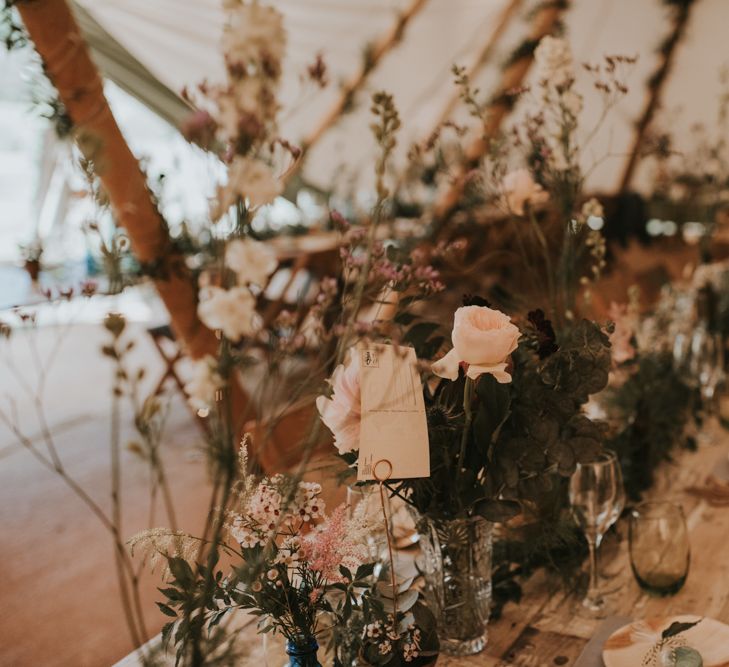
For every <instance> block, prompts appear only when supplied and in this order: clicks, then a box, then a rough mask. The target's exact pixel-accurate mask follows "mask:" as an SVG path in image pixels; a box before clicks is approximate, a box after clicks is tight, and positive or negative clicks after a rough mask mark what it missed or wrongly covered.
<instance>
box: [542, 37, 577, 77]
mask: <svg viewBox="0 0 729 667" xmlns="http://www.w3.org/2000/svg"><path fill="white" fill-rule="evenodd" d="M534 62H535V66H536V72H537V79H538V81H539V82H540V83H543V84H545V85H546V86H549V87H557V86H564V85H566V84H567V83H568V82H569V81H571V80H572V79H573V78H574V68H573V62H572V51H571V50H570V47H569V44H568V43H567V42H566V41H565V40H563V39H560V38H558V37H552V36H551V35H547V36H546V37H543V38H542V40H541V41H540V42H539V45H538V46H537V48H536V49H535V51H534Z"/></svg>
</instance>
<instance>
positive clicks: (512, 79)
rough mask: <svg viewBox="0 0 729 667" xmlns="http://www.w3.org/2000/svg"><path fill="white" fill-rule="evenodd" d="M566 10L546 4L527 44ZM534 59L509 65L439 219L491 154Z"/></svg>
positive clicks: (543, 33) (523, 58)
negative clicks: (511, 94)
mask: <svg viewBox="0 0 729 667" xmlns="http://www.w3.org/2000/svg"><path fill="white" fill-rule="evenodd" d="M565 7H566V3H562V2H548V3H545V4H544V5H543V6H542V7H541V8H540V9H539V10H538V11H537V13H536V14H535V16H534V19H533V22H532V28H531V30H530V33H529V37H528V38H527V39H528V42H529V43H532V44H535V45H536V44H537V43H538V42H539V40H541V39H542V37H544V36H546V35H549V34H550V33H552V32H553V31H554V29H555V27H556V26H557V23H558V21H559V19H560V17H561V15H562V12H563V11H564V9H565ZM533 60H534V52H533V49H532V50H530V51H529V52H528V53H525V54H524V55H523V56H521V57H520V58H519V59H517V60H515V61H514V62H513V63H511V64H510V65H508V67H507V68H506V69H505V70H504V73H503V74H502V76H501V82H500V84H499V87H498V89H497V90H498V91H499V92H498V93H497V95H496V97H495V98H494V101H493V102H492V103H491V104H490V106H489V109H488V112H487V115H486V118H485V120H484V123H483V128H482V132H481V134H480V136H479V137H478V138H476V139H475V140H474V141H473V143H471V144H470V145H469V146H467V147H466V150H465V156H464V160H463V164H462V165H461V167H460V168H459V170H458V173H457V174H456V176H455V178H454V181H453V183H452V185H451V187H450V188H449V189H448V190H446V192H445V193H444V194H443V196H442V197H441V198H440V200H439V201H438V202H436V205H435V209H434V214H435V217H436V219H437V220H441V221H442V220H443V219H445V218H446V217H447V216H448V214H449V213H450V212H451V211H452V210H453V209H454V208H455V207H456V205H457V204H458V201H459V200H460V198H461V195H462V194H463V191H464V189H465V187H466V181H467V180H468V173H469V172H470V171H471V169H473V168H475V167H476V166H477V165H478V163H479V161H480V160H481V158H482V157H483V156H484V155H485V154H486V153H487V152H488V148H489V143H490V142H491V140H492V139H493V138H494V137H495V136H496V133H497V132H498V130H499V128H500V127H501V123H502V121H503V120H504V118H506V116H507V115H508V114H509V112H510V111H511V106H512V105H511V101H510V98H509V92H510V91H512V90H515V89H517V88H519V86H521V85H522V84H523V82H524V79H525V78H526V75H527V73H528V72H529V68H530V67H531V65H532V62H533Z"/></svg>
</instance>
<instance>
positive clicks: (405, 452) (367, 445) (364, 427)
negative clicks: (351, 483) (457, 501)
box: [357, 345, 430, 481]
mask: <svg viewBox="0 0 729 667" xmlns="http://www.w3.org/2000/svg"><path fill="white" fill-rule="evenodd" d="M358 353H359V355H360V385H361V397H362V398H361V400H362V404H361V409H362V423H361V427H360V441H359V462H358V465H357V479H358V480H362V481H364V480H372V479H376V476H375V472H376V473H377V477H379V478H387V477H389V478H390V479H408V478H412V477H430V449H429V445H428V426H427V422H426V418H425V402H424V400H423V388H422V385H421V382H420V374H419V373H418V369H417V358H416V356H415V350H413V349H412V348H410V347H398V348H395V347H394V346H392V345H373V346H368V347H360V348H358ZM378 462H381V463H378ZM387 462H389V464H390V465H391V466H392V470H390V465H388V463H387Z"/></svg>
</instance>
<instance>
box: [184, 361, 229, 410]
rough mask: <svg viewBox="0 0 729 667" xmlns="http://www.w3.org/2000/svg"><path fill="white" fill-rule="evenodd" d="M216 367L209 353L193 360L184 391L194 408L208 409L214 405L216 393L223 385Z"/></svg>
mask: <svg viewBox="0 0 729 667" xmlns="http://www.w3.org/2000/svg"><path fill="white" fill-rule="evenodd" d="M216 369H217V362H216V361H215V359H214V358H213V357H212V356H210V355H209V354H208V355H205V357H203V358H202V359H197V360H195V361H193V367H192V378H191V379H190V381H189V382H188V383H187V384H185V393H186V394H187V397H188V401H189V403H190V405H192V407H193V408H195V409H196V410H209V409H210V408H211V407H212V406H213V405H215V396H216V393H217V392H218V390H219V389H221V388H222V387H223V385H224V381H223V378H222V377H221V376H220V374H219V373H218V372H217V370H216Z"/></svg>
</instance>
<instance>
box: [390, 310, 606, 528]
mask: <svg viewBox="0 0 729 667" xmlns="http://www.w3.org/2000/svg"><path fill="white" fill-rule="evenodd" d="M539 347H540V341H539V339H538V334H537V333H535V332H534V331H532V330H528V331H525V332H524V335H523V337H522V340H521V342H520V344H519V348H518V349H517V351H516V352H515V353H514V355H513V358H514V371H513V381H512V382H511V383H510V384H499V383H498V382H497V381H496V380H495V379H494V378H493V376H491V375H482V376H481V377H480V378H479V379H478V382H477V383H476V384H475V391H474V395H473V400H472V402H471V404H470V409H471V418H470V423H469V420H468V419H467V414H466V410H465V408H464V391H465V390H466V387H467V383H468V382H470V380H468V379H467V378H466V377H465V375H464V374H463V373H462V372H461V374H460V376H459V377H458V379H457V380H455V381H453V382H450V381H442V382H440V383H439V384H438V385H437V387H436V388H435V390H434V391H433V392H432V393H430V392H429V391H428V390H426V409H427V417H428V437H429V440H430V470H431V476H430V478H428V479H415V480H406V481H403V482H401V483H400V484H399V485H398V486H397V487H396V491H397V492H399V493H400V492H407V493H403V495H406V496H407V497H409V499H410V502H411V503H412V504H413V505H414V506H415V508H416V509H417V510H418V511H419V512H420V513H421V514H424V515H427V516H429V517H431V518H434V519H453V518H458V517H464V516H470V515H473V514H480V515H482V516H483V517H485V518H487V519H488V520H490V521H495V522H503V521H507V520H509V519H510V518H512V517H514V516H515V515H516V514H518V513H519V511H520V508H521V506H523V505H524V504H525V503H526V504H529V505H531V506H536V507H538V506H539V505H540V503H541V502H542V501H543V499H544V497H545V496H546V495H548V494H549V493H550V492H552V490H553V489H554V488H555V486H557V485H558V484H559V479H560V477H567V476H569V475H570V474H571V473H572V472H573V471H574V468H575V465H576V463H577V462H578V461H583V460H587V459H590V458H591V457H593V456H594V455H595V454H596V453H597V452H598V451H599V450H600V448H601V442H602V439H603V437H604V435H605V429H604V427H603V426H602V425H601V424H597V423H595V422H592V421H591V420H590V419H588V418H587V417H586V416H585V415H584V414H582V411H581V410H582V406H583V405H584V404H585V403H586V402H587V400H588V398H589V396H590V394H593V393H596V392H598V391H601V390H602V389H603V388H604V387H605V385H606V384H607V380H608V369H609V367H610V349H609V348H610V343H609V341H608V337H607V336H606V334H605V333H604V332H603V331H602V330H601V329H600V327H599V326H598V325H597V324H595V323H594V322H589V321H587V320H583V321H581V322H579V323H576V324H575V325H574V326H573V327H572V328H570V329H569V330H567V331H566V332H565V333H564V335H563V337H562V339H561V340H560V341H559V346H558V349H557V351H556V352H553V353H552V354H550V355H549V356H547V357H546V358H545V359H540V358H539V354H538V353H537V350H538V349H539ZM464 429H467V433H466V435H465V439H464ZM464 444H465V447H463V448H462V446H463V445H464ZM461 453H462V455H461Z"/></svg>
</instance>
